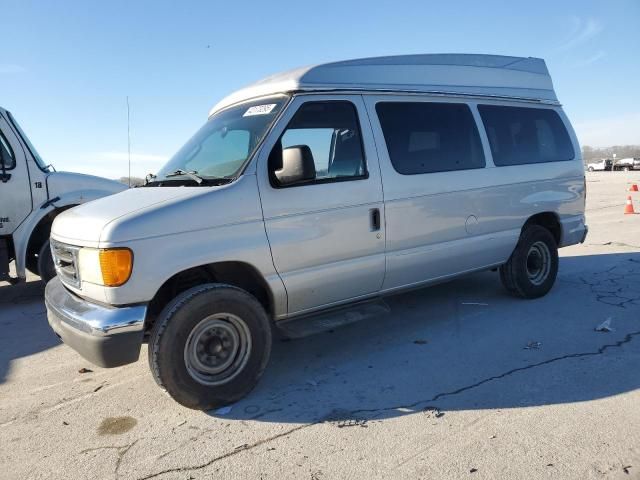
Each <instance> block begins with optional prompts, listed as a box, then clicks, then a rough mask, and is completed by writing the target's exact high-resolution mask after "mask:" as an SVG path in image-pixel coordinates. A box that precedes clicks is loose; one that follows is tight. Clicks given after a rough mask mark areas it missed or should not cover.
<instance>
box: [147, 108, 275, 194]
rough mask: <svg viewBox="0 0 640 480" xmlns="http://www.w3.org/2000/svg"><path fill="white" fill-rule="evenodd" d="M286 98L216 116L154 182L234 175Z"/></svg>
mask: <svg viewBox="0 0 640 480" xmlns="http://www.w3.org/2000/svg"><path fill="white" fill-rule="evenodd" d="M286 101H287V97H277V98H269V99H262V100H259V101H254V102H250V103H244V104H242V105H240V106H237V107H232V108H229V109H226V110H223V111H222V112H220V113H217V114H215V115H213V116H212V117H211V118H210V119H209V120H208V121H207V123H205V124H204V126H203V127H202V128H201V129H200V130H198V132H196V134H195V135H194V136H193V137H191V139H190V140H189V141H188V142H187V143H186V144H185V145H184V147H182V148H181V149H180V150H179V151H178V153H176V154H175V155H174V156H173V157H172V158H171V160H169V162H168V163H167V164H166V165H165V166H164V167H162V169H161V170H160V171H159V172H158V174H157V176H156V177H155V178H154V181H153V183H159V182H161V183H165V182H170V181H174V180H176V181H182V182H184V181H185V180H189V179H191V180H193V179H194V176H197V177H199V178H200V179H204V180H209V179H221V178H224V179H228V178H233V177H235V176H236V175H237V174H238V172H239V171H240V169H241V168H242V166H243V165H244V164H245V162H246V161H247V160H248V159H249V158H250V157H251V154H252V153H253V151H254V150H255V148H256V146H257V145H258V144H259V143H260V141H261V140H262V137H263V136H264V135H265V133H266V132H267V130H268V129H269V127H270V126H271V124H272V123H273V120H274V119H275V118H276V115H277V114H278V112H279V111H280V110H281V109H282V106H283V105H284V103H285V102H286ZM197 177H196V180H197ZM198 183H199V182H198Z"/></svg>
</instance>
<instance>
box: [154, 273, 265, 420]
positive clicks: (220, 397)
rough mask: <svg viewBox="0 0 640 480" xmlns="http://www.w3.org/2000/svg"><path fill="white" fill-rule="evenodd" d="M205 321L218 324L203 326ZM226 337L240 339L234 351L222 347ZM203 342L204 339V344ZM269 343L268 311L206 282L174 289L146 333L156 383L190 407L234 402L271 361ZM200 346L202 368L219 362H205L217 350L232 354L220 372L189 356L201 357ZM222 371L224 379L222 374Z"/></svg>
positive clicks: (236, 291)
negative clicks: (173, 295)
mask: <svg viewBox="0 0 640 480" xmlns="http://www.w3.org/2000/svg"><path fill="white" fill-rule="evenodd" d="M216 316H219V318H216ZM225 318H226V320H225ZM238 319H239V320H240V323H238ZM207 322H214V323H216V322H217V325H213V326H208V327H207ZM225 322H226V324H225ZM234 322H235V323H234ZM203 328H205V330H203ZM221 331H222V334H221V335H219V333H220V332H221ZM234 331H235V334H234V333H233V332H234ZM198 332H200V334H199V336H198ZM203 332H204V333H203ZM194 335H196V337H195V338H196V339H198V341H195V340H194ZM225 335H226V336H225ZM229 339H230V340H229ZM242 339H244V340H242ZM227 341H229V342H228V343H232V344H233V346H234V347H235V345H236V344H237V345H238V350H237V351H235V353H233V354H231V353H229V350H233V349H230V348H226V349H225V347H224V346H223V345H227ZM204 342H208V343H206V346H203V344H204ZM213 343H215V346H213V347H212V344H213ZM242 343H244V344H245V345H244V350H243V347H242V346H241V344H242ZM247 344H248V347H247ZM271 344H272V333H271V323H270V321H269V317H268V315H267V313H266V312H265V310H264V308H263V307H262V305H261V304H260V303H259V302H258V300H256V298H255V297H253V296H252V295H250V294H249V293H247V292H245V291H244V290H241V289H239V288H236V287H233V286H230V285H222V284H206V285H201V286H198V287H195V288H192V289H190V290H187V291H186V292H184V293H182V294H180V295H178V296H177V297H176V298H175V299H174V300H173V301H171V302H170V303H169V305H167V306H166V307H165V308H164V310H163V311H162V313H161V314H160V315H159V317H158V319H157V320H156V322H155V324H154V326H153V329H152V332H151V336H150V338H149V349H148V355H149V366H150V368H151V372H152V374H153V377H154V379H155V380H156V383H158V385H160V387H162V388H164V389H165V390H166V391H167V393H168V394H169V395H170V396H171V397H172V398H173V399H174V400H175V401H177V402H178V403H180V404H181V405H183V406H185V407H188V408H193V409H197V410H210V409H212V408H218V407H221V406H223V405H228V404H230V403H233V402H235V401H237V400H239V399H241V398H242V397H244V396H246V395H247V394H248V393H249V392H250V391H251V390H253V388H254V387H255V386H256V384H257V383H258V380H259V379H260V377H261V376H262V373H263V372H264V369H265V368H266V366H267V363H268V361H269V356H270V355H271ZM196 346H197V348H196ZM216 348H217V349H218V350H217V351H213V352H212V350H214V349H216ZM200 349H202V350H204V353H202V355H204V357H205V360H204V361H203V362H201V363H200V365H201V366H204V367H205V368H211V369H214V368H220V365H213V366H212V365H211V364H209V365H207V364H206V363H207V359H208V361H209V362H211V360H212V357H213V359H214V362H215V361H218V362H220V360H217V359H218V354H220V355H221V356H222V355H225V354H226V355H227V357H223V363H224V361H229V360H228V359H229V358H233V359H234V360H233V362H232V364H231V366H229V367H228V368H227V369H226V370H223V371H222V372H221V373H218V374H211V373H209V372H206V373H204V372H203V371H202V370H199V369H198V368H197V367H196V366H195V365H193V364H191V362H189V364H188V360H187V359H191V358H194V359H196V360H194V361H193V362H194V363H195V362H199V361H201V360H202V358H201V357H200V355H201V353H196V350H198V352H200ZM189 352H191V353H193V355H195V356H192V355H190V353H189ZM225 352H226V353H225ZM209 354H210V355H211V356H208V355H209ZM225 358H226V359H225ZM231 367H234V368H233V369H232V368H231ZM225 374H226V375H228V378H226V379H225V378H222V377H224V375H225Z"/></svg>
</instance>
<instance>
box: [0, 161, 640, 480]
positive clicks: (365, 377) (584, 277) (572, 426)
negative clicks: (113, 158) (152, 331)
mask: <svg viewBox="0 0 640 480" xmlns="http://www.w3.org/2000/svg"><path fill="white" fill-rule="evenodd" d="M630 180H636V181H638V182H640V174H638V173H633V172H630V173H628V174H624V173H615V174H612V173H609V172H603V173H600V172H596V173H593V174H588V175H587V181H588V197H587V218H588V223H589V226H590V229H591V231H590V235H589V237H588V238H587V241H586V243H585V244H584V245H579V246H574V247H569V248H566V249H562V250H561V257H562V258H561V263H560V271H559V276H558V281H557V283H556V285H555V287H554V288H553V290H552V291H551V292H550V294H549V295H547V296H546V297H544V298H542V299H539V300H534V301H523V300H517V299H513V298H510V297H508V296H507V295H506V294H505V293H504V291H503V290H502V288H501V286H500V282H499V279H498V275H497V274H495V273H492V272H484V273H480V274H475V275H471V276H468V277H466V278H463V279H459V280H456V281H453V282H450V283H448V284H444V285H439V286H436V287H431V288H427V289H423V290H419V291H415V292H411V293H407V294H402V295H399V296H396V297H392V298H389V299H388V303H389V305H390V307H391V313H390V314H389V315H386V316H384V317H380V318H376V319H373V320H370V321H364V322H360V323H356V324H352V325H349V326H346V327H344V328H341V329H337V330H335V331H334V332H332V333H324V334H321V335H317V336H314V337H309V338H304V339H299V340H293V341H288V342H281V341H279V342H277V343H276V344H275V345H274V351H273V358H272V361H271V363H270V365H269V367H268V369H267V372H266V374H265V376H264V378H263V379H262V381H261V383H260V384H259V386H258V387H257V388H256V390H255V391H254V392H253V393H252V394H250V395H249V397H247V398H246V399H244V400H242V401H240V402H238V403H237V404H235V405H233V407H232V409H231V411H230V412H228V413H226V414H216V413H215V412H196V411H191V410H186V409H184V408H182V407H180V406H179V405H177V404H176V403H174V402H173V401H172V400H171V399H170V398H169V397H168V396H167V395H165V394H164V393H162V392H161V391H160V390H159V389H158V388H157V387H156V385H155V383H154V382H153V380H152V378H151V375H150V373H149V371H148V367H147V362H146V350H145V351H143V352H142V355H141V360H140V361H139V362H138V363H136V364H133V365H128V366H126V367H122V368H118V369H111V370H106V369H100V368H97V367H94V366H92V365H90V364H88V363H87V362H85V361H84V360H82V359H81V358H80V357H79V356H78V355H77V354H76V353H75V352H73V351H72V350H71V349H69V348H67V347H65V346H63V345H61V344H60V343H59V341H58V340H57V339H56V337H55V336H54V335H53V333H51V331H50V330H49V328H48V326H47V324H46V318H45V309H44V305H43V302H42V290H43V288H42V285H41V283H40V282H38V281H37V279H31V280H30V281H29V282H28V283H26V284H22V285H18V286H9V285H7V284H2V283H0V332H2V335H0V478H3V479H4V478H7V479H15V478H30V479H58V478H65V479H84V478H91V479H102V478H105V479H112V478H122V479H147V478H157V479H189V478H193V479H200V478H255V479H261V478H264V479H271V478H272V479H283V478H307V479H315V480H319V479H331V478H366V479H371V478H455V479H457V478H467V477H468V478H478V479H480V478H513V479H517V478H522V479H530V478H563V479H567V478H575V479H585V478H625V479H627V478H640V407H638V405H640V390H639V389H638V387H640V373H639V372H640V247H639V245H640V215H637V216H630V215H626V216H625V215H623V214H622V210H623V205H624V201H625V199H626V195H627V194H628V193H627V192H626V191H625V190H626V187H627V182H628V181H630ZM633 198H634V200H635V204H636V209H637V210H638V211H640V196H639V194H634V197H633ZM607 318H610V319H611V326H612V327H613V329H614V330H613V331H612V332H608V333H603V332H596V331H594V328H595V327H596V326H597V325H599V324H601V323H602V322H603V321H604V320H606V319H607ZM527 347H528V348H527ZM82 368H86V369H90V370H91V371H88V372H86V373H79V371H80V370H81V369H82Z"/></svg>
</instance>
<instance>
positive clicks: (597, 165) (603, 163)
mask: <svg viewBox="0 0 640 480" xmlns="http://www.w3.org/2000/svg"><path fill="white" fill-rule="evenodd" d="M612 168H613V160H611V159H608V158H603V159H602V160H599V161H597V162H591V163H588V164H587V170H589V171H590V172H605V171H607V172H610V171H611V169H612Z"/></svg>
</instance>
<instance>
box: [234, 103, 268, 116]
mask: <svg viewBox="0 0 640 480" xmlns="http://www.w3.org/2000/svg"><path fill="white" fill-rule="evenodd" d="M275 106H276V104H275V103H268V104H266V105H254V106H253V107H249V109H248V110H247V111H246V112H244V115H242V116H243V117H250V116H252V115H267V114H269V113H271V110H273V108H274V107H275Z"/></svg>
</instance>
